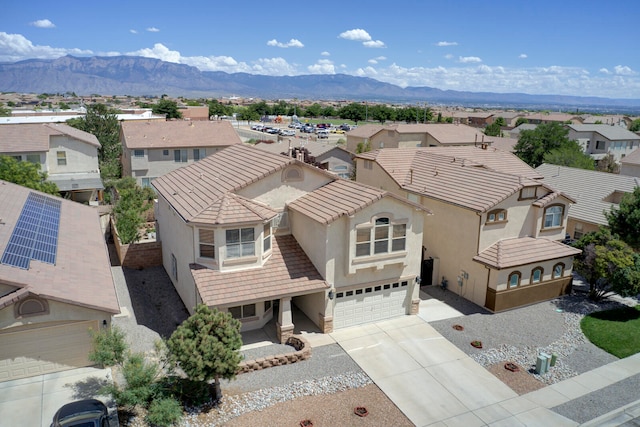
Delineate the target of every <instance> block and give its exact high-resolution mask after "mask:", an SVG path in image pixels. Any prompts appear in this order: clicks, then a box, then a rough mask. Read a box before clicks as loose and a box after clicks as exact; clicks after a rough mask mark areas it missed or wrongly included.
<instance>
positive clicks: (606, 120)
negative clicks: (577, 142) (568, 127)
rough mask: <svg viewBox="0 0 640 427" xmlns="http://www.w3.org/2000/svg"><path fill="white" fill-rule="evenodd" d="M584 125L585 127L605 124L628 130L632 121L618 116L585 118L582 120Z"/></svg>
mask: <svg viewBox="0 0 640 427" xmlns="http://www.w3.org/2000/svg"><path fill="white" fill-rule="evenodd" d="M582 124H585V125H595V124H605V125H611V126H620V127H622V128H624V129H628V127H629V125H630V124H631V120H630V119H629V118H628V117H625V116H622V115H617V116H591V115H589V116H585V117H583V118H582Z"/></svg>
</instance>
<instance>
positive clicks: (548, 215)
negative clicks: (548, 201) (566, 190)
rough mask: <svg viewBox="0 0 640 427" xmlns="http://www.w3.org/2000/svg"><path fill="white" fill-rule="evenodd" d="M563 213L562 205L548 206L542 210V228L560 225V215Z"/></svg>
mask: <svg viewBox="0 0 640 427" xmlns="http://www.w3.org/2000/svg"><path fill="white" fill-rule="evenodd" d="M563 214H564V206H562V205H554V206H549V207H548V208H547V209H545V211H544V228H553V227H560V226H562V216H563Z"/></svg>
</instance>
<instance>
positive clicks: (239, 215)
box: [192, 193, 278, 224]
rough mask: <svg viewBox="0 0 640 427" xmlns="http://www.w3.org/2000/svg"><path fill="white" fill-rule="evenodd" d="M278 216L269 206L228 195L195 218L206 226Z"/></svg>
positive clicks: (255, 220)
mask: <svg viewBox="0 0 640 427" xmlns="http://www.w3.org/2000/svg"><path fill="white" fill-rule="evenodd" d="M277 214H278V212H277V211H275V210H273V209H271V208H270V207H269V206H267V205H265V204H262V203H259V202H256V201H254V200H251V199H247V198H245V197H242V196H238V195H237V194H233V193H227V194H225V195H223V196H222V197H221V198H219V199H218V200H216V201H215V202H214V203H213V204H212V205H211V206H209V207H208V208H207V209H205V210H204V211H202V212H201V213H200V214H198V215H196V216H195V217H194V218H193V220H192V221H193V222H198V223H204V224H240V223H244V222H253V223H255V222H261V221H267V220H270V219H273V218H274V217H275V216H276V215H277Z"/></svg>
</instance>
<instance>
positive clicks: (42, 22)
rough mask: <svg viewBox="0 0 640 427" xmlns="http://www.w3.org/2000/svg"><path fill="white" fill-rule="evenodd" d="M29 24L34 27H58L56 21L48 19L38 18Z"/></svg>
mask: <svg viewBox="0 0 640 427" xmlns="http://www.w3.org/2000/svg"><path fill="white" fill-rule="evenodd" d="M29 25H31V26H33V27H38V28H55V27H56V26H55V25H54V23H53V22H51V21H49V20H48V19H38V20H37V21H33V22H30V23H29Z"/></svg>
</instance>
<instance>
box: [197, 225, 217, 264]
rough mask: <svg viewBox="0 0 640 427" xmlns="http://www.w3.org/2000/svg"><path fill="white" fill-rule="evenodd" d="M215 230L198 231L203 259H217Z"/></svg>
mask: <svg viewBox="0 0 640 427" xmlns="http://www.w3.org/2000/svg"><path fill="white" fill-rule="evenodd" d="M213 234H214V233H213V230H206V229H202V228H200V229H198V242H199V252H200V257H201V258H209V259H215V258H216V245H215V241H214V239H213Z"/></svg>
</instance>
